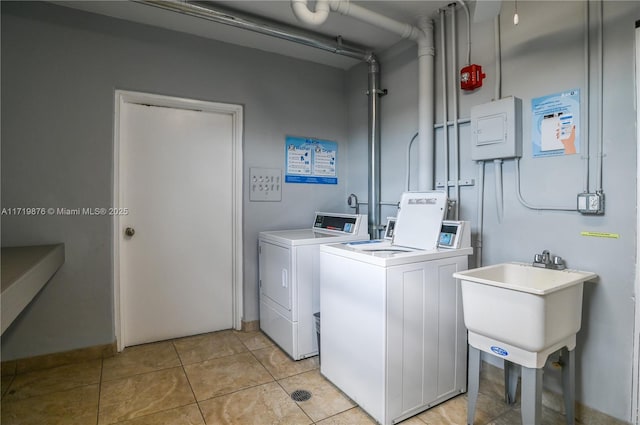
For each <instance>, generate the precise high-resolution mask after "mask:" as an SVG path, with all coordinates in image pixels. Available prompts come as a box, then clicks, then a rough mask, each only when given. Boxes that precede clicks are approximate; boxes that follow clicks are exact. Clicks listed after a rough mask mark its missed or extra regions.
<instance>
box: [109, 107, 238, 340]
mask: <svg viewBox="0 0 640 425" xmlns="http://www.w3.org/2000/svg"><path fill="white" fill-rule="evenodd" d="M119 119H120V123H119V149H120V152H119V201H120V205H119V206H120V208H121V209H123V208H126V209H127V210H128V214H126V215H121V216H119V217H118V220H116V223H117V225H118V226H117V230H116V231H119V240H118V242H119V266H120V276H119V277H120V282H119V283H120V310H121V316H120V319H121V332H122V335H121V338H122V340H123V346H130V345H135V344H141V343H145V342H151V341H159V340H164V339H169V338H175V337H181V336H187V335H194V334H198V333H204V332H211V331H216V330H221V329H229V328H232V327H233V326H234V285H233V279H234V261H236V259H234V247H235V241H234V226H235V219H234V193H233V191H234V173H235V169H234V168H235V165H234V164H235V161H234V146H233V140H234V139H233V136H234V129H235V125H234V117H233V115H232V114H229V113H221V112H205V111H196V110H188V109H178V108H172V107H158V106H149V105H141V104H136V103H129V102H122V103H121V104H120V111H119ZM121 212H124V211H121ZM128 229H130V230H128ZM132 233H133V234H132ZM131 234H132V235H131Z"/></svg>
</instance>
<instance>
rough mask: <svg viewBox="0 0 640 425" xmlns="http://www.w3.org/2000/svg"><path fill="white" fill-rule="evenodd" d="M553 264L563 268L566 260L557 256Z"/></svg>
mask: <svg viewBox="0 0 640 425" xmlns="http://www.w3.org/2000/svg"><path fill="white" fill-rule="evenodd" d="M553 264H555V265H556V266H562V265H564V260H563V259H562V257H560V256H557V255H556V256H554V257H553Z"/></svg>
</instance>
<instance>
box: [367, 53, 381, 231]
mask: <svg viewBox="0 0 640 425" xmlns="http://www.w3.org/2000/svg"><path fill="white" fill-rule="evenodd" d="M383 94H384V92H383V91H382V90H380V65H379V64H378V61H377V60H375V58H372V59H371V60H370V61H369V80H368V89H367V96H369V108H368V110H369V147H368V158H369V164H368V171H369V187H368V196H369V199H368V201H369V206H368V211H369V214H368V223H369V234H370V235H371V237H372V238H374V239H378V238H380V236H381V235H380V232H381V230H382V226H381V217H380V215H381V207H380V96H381V95H383Z"/></svg>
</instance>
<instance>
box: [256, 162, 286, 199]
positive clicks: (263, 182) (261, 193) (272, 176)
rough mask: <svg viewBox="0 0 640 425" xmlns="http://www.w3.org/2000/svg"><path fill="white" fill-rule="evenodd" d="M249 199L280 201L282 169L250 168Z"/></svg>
mask: <svg viewBox="0 0 640 425" xmlns="http://www.w3.org/2000/svg"><path fill="white" fill-rule="evenodd" d="M249 200H250V201H258V202H260V201H261V202H279V201H281V200H282V170H281V169H279V168H250V169H249Z"/></svg>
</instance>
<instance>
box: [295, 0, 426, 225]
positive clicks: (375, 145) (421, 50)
mask: <svg viewBox="0 0 640 425" xmlns="http://www.w3.org/2000/svg"><path fill="white" fill-rule="evenodd" d="M316 6H318V5H317V4H316ZM329 7H330V9H331V11H335V12H337V13H340V14H342V15H345V16H350V17H352V18H354V19H358V20H360V21H362V22H365V23H368V24H371V25H374V26H376V27H378V28H381V29H384V30H386V31H389V32H392V33H394V34H397V35H399V36H400V37H402V38H406V39H410V40H413V41H416V42H417V43H418V164H419V169H418V190H432V189H433V188H434V167H433V164H434V162H435V152H434V145H435V136H434V130H433V127H434V121H435V102H434V98H435V96H434V94H435V93H434V62H435V49H434V41H433V22H432V21H431V20H430V19H428V18H426V17H421V18H420V19H419V23H418V27H415V26H413V25H410V24H407V23H403V22H398V21H396V20H393V19H391V18H388V17H386V16H384V15H381V14H379V13H376V12H372V11H370V10H368V9H365V8H363V7H361V6H358V5H356V4H353V3H351V2H349V0H329ZM322 8H324V5H323V4H322V5H321V10H318V9H317V8H316V11H315V12H311V11H310V10H309V9H308V7H307V4H306V2H304V1H301V0H292V10H293V12H294V14H295V15H296V17H297V18H299V19H300V20H301V21H303V22H305V19H307V20H311V21H313V22H314V25H317V22H319V21H321V20H322V19H323V18H322V17H323V16H324V12H323V9H322ZM303 9H306V10H305V11H303ZM307 12H308V13H307ZM318 12H320V14H319V15H317V16H318V17H317V18H316V14H317V13H318ZM324 19H326V18H324ZM370 66H371V63H370ZM370 85H371V83H370ZM370 95H372V94H371V87H370ZM373 96H374V97H377V96H375V95H373ZM370 127H371V129H370V131H371V132H373V133H377V134H378V137H379V127H378V128H374V126H373V125H371V126H370ZM370 153H371V155H372V156H371V157H370V160H369V163H370V166H369V168H370V171H371V172H373V173H375V172H376V163H378V164H379V157H380V144H379V139H378V142H376V141H375V140H374V138H371V137H370ZM379 187H380V176H379V174H377V175H372V176H370V188H369V196H370V198H369V206H370V207H369V225H370V228H372V227H373V228H374V229H378V228H380V219H379V214H377V213H376V211H378V210H379V201H378V200H377V199H372V195H373V197H375V191H376V190H379V189H378V188H379ZM375 234H377V233H373V234H372V236H374V235H375Z"/></svg>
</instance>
